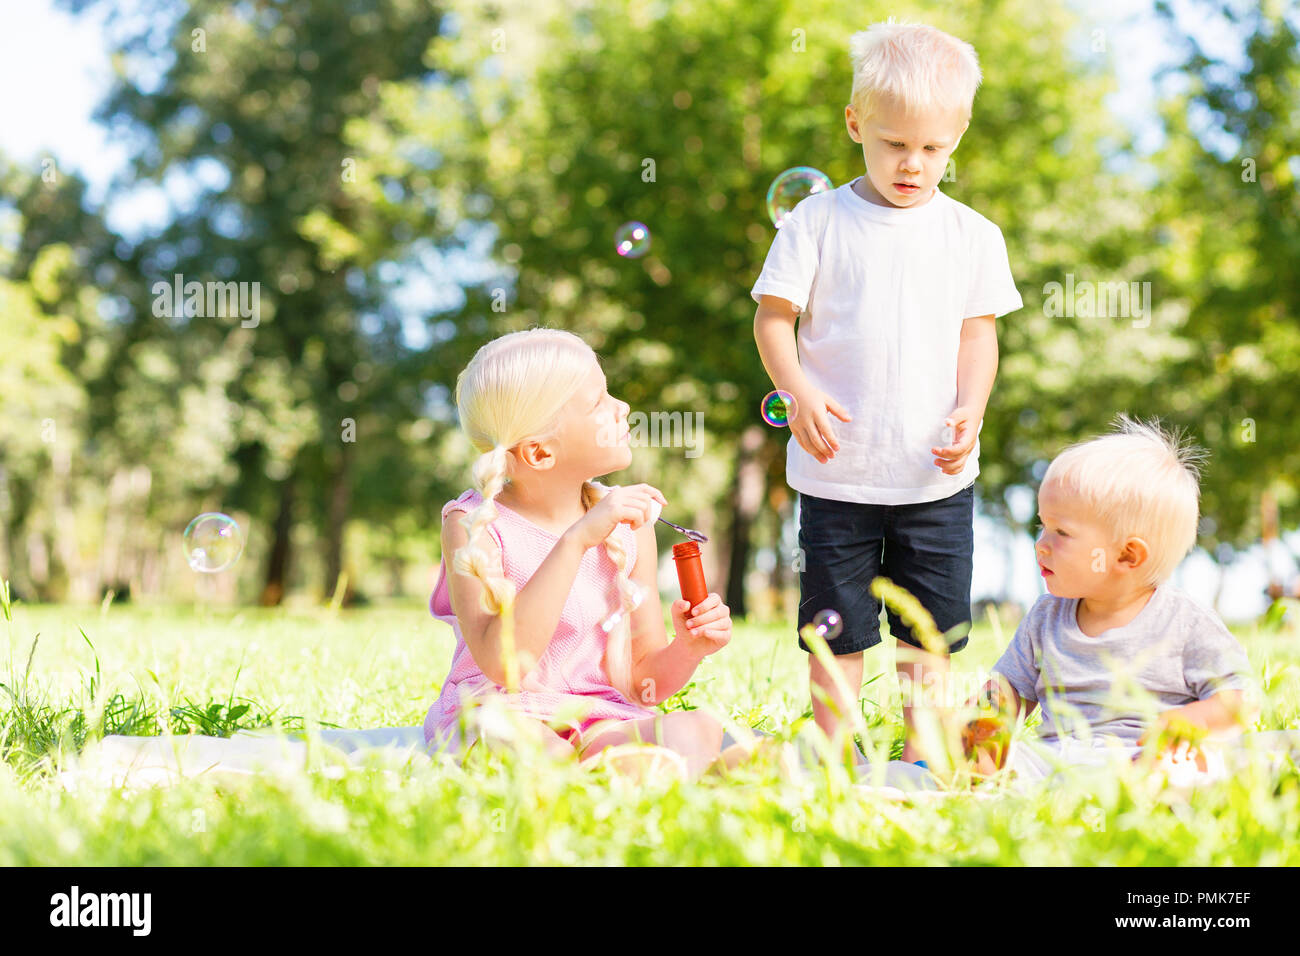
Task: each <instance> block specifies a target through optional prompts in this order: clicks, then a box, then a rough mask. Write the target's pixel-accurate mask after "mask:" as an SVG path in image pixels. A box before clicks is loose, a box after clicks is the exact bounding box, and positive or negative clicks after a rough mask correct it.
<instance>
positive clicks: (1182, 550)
mask: <svg viewBox="0 0 1300 956" xmlns="http://www.w3.org/2000/svg"><path fill="white" fill-rule="evenodd" d="M1114 425H1115V428H1116V432H1115V433H1113V434H1110V435H1103V436H1101V437H1100V438H1093V439H1091V440H1089V441H1085V442H1080V443H1078V444H1075V445H1071V446H1070V447H1069V448H1067V449H1066V450H1065V451H1063V452H1061V453H1060V454H1059V455H1057V456H1056V458H1054V459H1053V460H1052V463H1051V464H1050V465H1049V466H1048V468H1047V472H1046V473H1045V474H1044V475H1043V484H1047V483H1048V482H1056V483H1057V484H1058V485H1059V486H1060V488H1061V489H1062V490H1063V491H1064V492H1065V493H1066V494H1069V495H1072V496H1075V497H1078V498H1079V499H1081V500H1082V501H1084V502H1085V503H1086V504H1087V505H1088V506H1089V508H1090V509H1091V510H1092V513H1093V515H1094V516H1095V518H1096V520H1097V521H1098V523H1099V524H1100V525H1101V526H1102V528H1103V529H1105V531H1106V532H1107V534H1109V535H1110V539H1111V540H1110V544H1111V546H1112V547H1114V546H1118V545H1119V544H1121V543H1122V542H1123V541H1124V539H1126V538H1128V537H1129V536H1130V535H1135V536H1137V537H1139V538H1141V539H1142V540H1143V541H1145V542H1146V543H1147V546H1148V548H1150V552H1151V553H1150V559H1149V561H1148V562H1147V567H1146V568H1145V569H1144V574H1143V577H1144V582H1145V583H1146V584H1147V585H1148V586H1150V587H1154V586H1156V585H1158V584H1160V583H1161V582H1162V581H1165V580H1166V579H1168V578H1169V576H1170V575H1171V574H1173V573H1174V569H1175V568H1176V567H1178V564H1179V562H1180V561H1182V560H1183V558H1184V557H1186V556H1187V553H1188V552H1189V551H1191V550H1192V548H1193V547H1194V546H1195V545H1196V527H1197V523H1198V521H1199V512H1200V500H1201V488H1200V466H1201V465H1202V464H1203V463H1204V462H1205V460H1206V457H1207V455H1206V452H1205V450H1204V449H1202V448H1198V447H1196V446H1195V445H1191V444H1189V443H1188V441H1187V439H1186V437H1185V436H1184V434H1183V433H1181V432H1174V433H1169V432H1166V431H1165V430H1164V429H1162V428H1161V427H1160V422H1159V420H1158V419H1157V420H1154V421H1152V422H1150V423H1147V422H1140V421H1134V420H1133V419H1131V418H1129V417H1128V416H1127V415H1119V416H1118V417H1117V418H1116V420H1115V422H1114Z"/></svg>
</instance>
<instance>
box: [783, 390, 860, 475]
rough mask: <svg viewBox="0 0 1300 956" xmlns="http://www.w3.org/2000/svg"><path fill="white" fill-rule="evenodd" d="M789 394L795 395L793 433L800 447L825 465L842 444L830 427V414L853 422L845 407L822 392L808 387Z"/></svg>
mask: <svg viewBox="0 0 1300 956" xmlns="http://www.w3.org/2000/svg"><path fill="white" fill-rule="evenodd" d="M790 394H791V395H792V396H794V403H795V407H794V415H793V417H792V418H791V419H790V431H791V433H792V434H793V435H794V437H795V441H797V442H798V443H799V447H800V448H802V449H803V450H804V451H806V452H807V453H808V454H810V455H812V456H813V457H814V458H816V459H817V460H818V461H819V462H821V463H822V464H823V465H824V464H826V462H828V461H830V460H831V459H832V458H834V457H835V453H836V452H837V451H839V450H840V443H839V442H838V441H836V440H835V430H834V429H833V428H831V415H834V416H835V417H836V418H838V419H839V420H840V421H842V422H851V421H853V419H852V418H850V417H849V413H848V412H846V411H845V410H844V406H842V405H841V404H840V403H839V402H837V401H835V399H833V398H831V397H830V396H829V395H827V394H826V393H825V392H823V391H822V390H821V389H818V388H813V387H812V386H808V387H806V388H802V389H800V390H799V391H797V392H796V391H791V392H790Z"/></svg>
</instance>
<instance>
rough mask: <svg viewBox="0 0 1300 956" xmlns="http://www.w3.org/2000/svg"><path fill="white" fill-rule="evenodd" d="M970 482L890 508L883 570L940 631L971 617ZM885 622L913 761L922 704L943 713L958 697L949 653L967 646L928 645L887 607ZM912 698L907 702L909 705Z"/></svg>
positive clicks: (908, 757) (906, 743)
mask: <svg viewBox="0 0 1300 956" xmlns="http://www.w3.org/2000/svg"><path fill="white" fill-rule="evenodd" d="M974 508H975V486H974V485H968V486H967V487H966V488H963V489H962V490H961V491H959V492H957V493H956V494H954V495H952V496H950V497H948V498H943V499H941V500H939V501H927V502H923V503H921V504H914V505H896V506H893V507H891V508H890V509H889V516H888V518H887V522H886V524H887V533H886V538H885V554H884V559H883V561H882V563H881V572H880V573H881V574H882V575H884V576H885V577H887V578H889V579H890V580H892V581H893V582H894V583H895V584H897V585H898V586H899V587H901V588H904V589H906V590H907V591H908V592H909V593H911V595H912V596H913V597H915V598H916V599H917V600H918V601H920V602H921V605H922V606H923V607H924V608H925V609H926V610H927V611H929V612H930V615H931V617H933V618H934V623H935V626H936V627H937V628H938V630H939V633H940V634H942V633H944V632H945V631H947V630H949V629H951V628H953V627H955V626H956V625H958V624H962V623H970V620H971V615H970V587H971V561H972V556H973V552H974V532H973V525H972V523H973V520H974ZM887 613H888V618H889V630H890V633H892V634H893V635H894V636H895V637H896V638H897V639H898V640H899V641H900V642H901V643H900V646H899V661H898V668H897V669H898V675H899V683H900V684H901V685H902V686H903V691H904V694H903V724H904V730H905V738H904V744H903V759H904V760H908V761H915V760H917V759H920V758H921V757H922V755H921V754H920V752H919V751H918V750H917V749H916V744H915V739H916V717H917V714H918V710H919V708H926V709H928V710H929V711H931V712H933V713H935V714H936V716H938V717H939V718H940V719H941V720H943V719H944V718H946V717H948V716H950V711H951V708H953V707H955V706H956V705H957V703H958V702H957V701H956V700H955V699H954V696H955V695H954V694H953V693H952V691H951V686H952V681H951V677H952V675H951V671H950V667H949V660H948V654H951V653H955V652H957V651H959V650H961V649H962V648H963V647H965V646H966V641H967V638H966V637H962V638H961V639H960V640H957V641H955V642H954V643H953V644H952V645H951V646H949V647H948V648H947V653H945V654H933V653H928V652H926V651H925V649H924V648H923V647H922V646H921V640H920V638H919V637H918V636H917V635H915V634H913V633H912V631H911V629H910V628H908V627H907V625H906V624H904V623H903V621H902V619H901V618H899V616H898V615H897V614H896V613H894V611H893V610H889V611H888V612H887ZM909 704H910V706H909Z"/></svg>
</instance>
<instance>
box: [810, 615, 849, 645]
mask: <svg viewBox="0 0 1300 956" xmlns="http://www.w3.org/2000/svg"><path fill="white" fill-rule="evenodd" d="M813 626H814V627H816V628H817V635H818V636H819V637H824V638H826V639H827V640H834V639H835V638H837V637H839V636H840V631H842V630H844V622H843V621H841V620H840V615H839V612H837V611H832V610H830V609H829V608H827V609H826V610H825V611H818V612H817V614H816V615H815V616H814V617H813Z"/></svg>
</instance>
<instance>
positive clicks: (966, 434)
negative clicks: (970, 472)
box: [930, 406, 980, 475]
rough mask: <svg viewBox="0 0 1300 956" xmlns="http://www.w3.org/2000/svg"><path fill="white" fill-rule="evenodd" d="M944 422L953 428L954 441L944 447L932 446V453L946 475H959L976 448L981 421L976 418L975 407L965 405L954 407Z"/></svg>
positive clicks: (935, 461)
mask: <svg viewBox="0 0 1300 956" xmlns="http://www.w3.org/2000/svg"><path fill="white" fill-rule="evenodd" d="M943 423H944V424H945V425H947V426H948V427H950V428H951V429H952V435H953V438H952V441H950V442H948V444H947V445H946V446H944V447H943V448H931V449H930V454H932V455H934V456H935V460H934V463H935V464H936V465H937V466H938V467H939V469H940V470H941V471H942V472H943V473H944V474H945V475H959V474H961V471H962V469H963V468H965V467H966V459H967V458H969V457H970V453H971V452H972V451H973V450H974V448H975V439H976V438H978V437H979V432H980V423H979V421H977V420H976V419H975V409H973V408H967V407H965V406H963V407H961V408H954V409H953V410H952V414H951V415H949V416H948V417H947V418H945V419H944V420H943Z"/></svg>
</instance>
